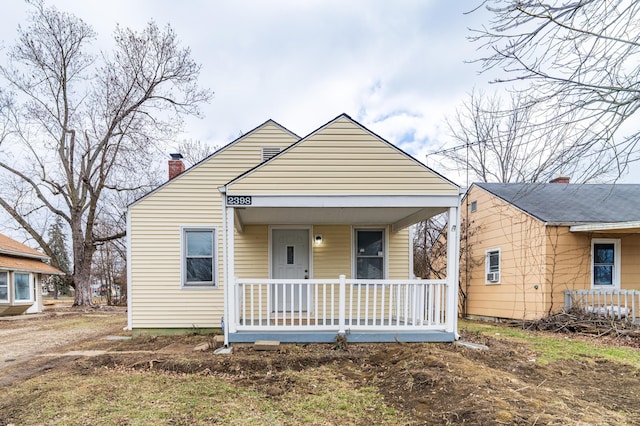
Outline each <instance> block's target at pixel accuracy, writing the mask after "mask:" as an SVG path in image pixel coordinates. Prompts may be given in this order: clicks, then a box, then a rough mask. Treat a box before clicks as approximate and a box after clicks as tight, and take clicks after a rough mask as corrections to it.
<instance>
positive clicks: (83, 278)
mask: <svg viewBox="0 0 640 426" xmlns="http://www.w3.org/2000/svg"><path fill="white" fill-rule="evenodd" d="M73 282H74V284H75V289H76V291H75V298H74V302H73V305H74V306H92V305H93V297H92V296H91V258H90V257H89V258H88V259H87V258H86V255H85V256H84V259H83V260H82V261H81V262H80V263H79V264H76V265H74V270H73Z"/></svg>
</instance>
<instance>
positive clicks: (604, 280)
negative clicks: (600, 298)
mask: <svg viewBox="0 0 640 426" xmlns="http://www.w3.org/2000/svg"><path fill="white" fill-rule="evenodd" d="M591 285H592V286H593V287H605V288H614V287H620V240H619V239H614V238H594V239H593V240H591Z"/></svg>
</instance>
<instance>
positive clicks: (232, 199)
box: [227, 195, 251, 206]
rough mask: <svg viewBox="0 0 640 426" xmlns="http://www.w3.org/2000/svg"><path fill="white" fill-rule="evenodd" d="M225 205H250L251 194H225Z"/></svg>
mask: <svg viewBox="0 0 640 426" xmlns="http://www.w3.org/2000/svg"><path fill="white" fill-rule="evenodd" d="M227 205H228V206H250V205H251V196H250V195H229V196H227Z"/></svg>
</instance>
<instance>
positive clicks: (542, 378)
mask: <svg viewBox="0 0 640 426" xmlns="http://www.w3.org/2000/svg"><path fill="white" fill-rule="evenodd" d="M96 314H98V315H96ZM114 316H116V317H120V321H122V320H123V313H117V314H114ZM40 321H42V322H43V323H42V324H39V326H37V327H36V324H37V323H38V322H40ZM84 321H89V322H91V324H92V325H90V326H89V325H87V328H88V331H87V333H88V335H90V336H93V339H90V338H87V337H86V336H87V333H78V332H77V329H76V327H81V328H82V324H83V322H84ZM94 321H95V324H94V323H93V322H94ZM111 321H114V319H110V318H109V317H105V316H102V315H100V312H96V311H94V310H92V311H88V312H85V313H83V314H77V315H76V316H73V315H61V316H55V315H54V316H50V317H48V318H44V319H42V320H38V319H33V320H27V319H25V320H21V321H18V322H11V323H10V324H4V326H6V327H13V328H12V329H4V330H1V329H0V331H5V332H6V333H5V334H4V337H3V339H4V340H3V344H4V346H15V345H16V344H17V343H18V340H17V339H19V338H24V340H25V341H28V342H33V341H36V342H40V343H39V345H40V346H42V345H43V344H44V343H45V342H47V341H48V340H50V337H51V335H52V333H55V332H56V330H58V332H59V333H60V334H59V335H57V337H56V340H58V341H68V342H69V343H68V344H64V345H61V346H56V347H53V348H52V349H55V351H53V352H55V353H53V354H52V353H49V354H48V355H47V356H36V355H37V354H38V353H42V348H40V347H39V348H31V349H32V350H33V352H32V354H36V355H33V356H32V357H31V358H28V357H26V356H23V357H22V358H21V360H20V361H16V362H15V363H13V362H12V363H8V364H7V365H6V366H5V368H4V369H0V383H4V386H0V425H4V424H15V425H23V424H25V425H31V424H37V425H67V424H80V425H156V424H172V425H210V424H233V425H269V426H277V425H293V424H311V425H337V424H339V425H370V424H371V425H422V424H465V425H487V424H492V425H493V424H496V425H500V424H509V425H533V424H536V425H542V424H545V425H582V424H640V391H639V390H638V383H640V367H639V366H640V361H639V359H638V356H639V353H640V351H638V350H637V349H631V348H628V347H623V346H619V345H617V344H616V341H615V340H613V339H611V338H609V339H606V340H598V339H594V338H582V337H571V338H567V337H566V336H565V335H554V334H551V333H548V332H529V331H526V330H522V329H519V328H512V327H506V326H503V325H499V324H488V323H477V322H466V321H464V322H461V326H462V330H461V334H462V335H463V337H464V339H465V340H469V341H472V342H475V343H483V344H485V345H486V346H488V348H489V349H488V350H472V349H468V348H464V347H459V346H456V345H452V344H446V343H431V344H428V343H425V344H421V343H416V344H404V343H390V344H353V343H351V344H349V345H348V346H347V347H346V348H343V349H342V350H335V346H334V345H321V344H317V345H316V344H308V345H303V344H301V345H282V346H281V347H280V349H279V350H278V351H273V352H265V351H256V350H255V349H254V348H252V347H251V346H238V347H236V348H235V350H234V352H233V354H230V355H220V356H216V355H213V354H212V353H211V352H210V351H205V352H199V351H194V350H193V348H194V347H195V346H197V345H199V344H201V343H203V342H206V341H207V339H208V337H207V336H196V335H190V336H164V337H162V336H161V337H153V336H142V337H137V338H134V339H132V340H118V341H112V340H105V339H102V338H101V337H104V336H105V335H110V334H113V333H119V332H120V330H121V329H122V323H117V322H116V323H113V325H109V324H111ZM105 323H106V325H105ZM100 324H103V325H105V326H104V327H103V328H100V326H99V325H100ZM65 330H66V331H65ZM96 330H100V331H99V334H96ZM35 333H41V334H35ZM74 336H75V337H74ZM8 339H13V340H8ZM6 342H10V343H6ZM1 348H2V345H0V349H1ZM26 349H28V348H26ZM77 349H84V350H87V351H89V350H92V349H101V350H102V351H104V353H102V354H99V355H97V356H76V355H73V356H69V355H62V354H64V353H66V352H67V351H70V350H77ZM50 352H51V350H50ZM23 353H26V351H24V352H23ZM0 359H1V358H0Z"/></svg>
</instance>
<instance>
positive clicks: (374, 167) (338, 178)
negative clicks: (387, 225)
mask: <svg viewBox="0 0 640 426" xmlns="http://www.w3.org/2000/svg"><path fill="white" fill-rule="evenodd" d="M294 177H295V179H294ZM274 192H277V193H279V194H289V195H292V194H396V195H397V194H412V195H415V194H425V193H426V194H445V195H450V194H455V195H457V193H458V188H457V187H456V186H455V185H453V184H451V183H450V182H447V181H446V180H445V179H443V178H442V177H440V176H438V175H437V174H435V173H433V172H431V171H430V170H428V169H426V168H425V167H424V166H422V165H420V164H418V163H417V162H416V161H413V160H412V159H410V158H407V156H406V155H405V154H404V153H402V152H400V151H398V150H397V149H395V148H394V147H392V146H390V145H389V144H387V143H385V142H383V141H381V140H380V139H379V138H377V137H375V136H374V135H372V134H370V133H368V132H367V131H365V130H363V129H362V128H360V127H359V126H357V125H356V124H354V123H353V122H351V121H350V120H348V119H346V118H341V119H338V120H336V121H335V122H333V123H332V124H331V126H327V127H325V128H323V129H321V130H319V131H318V132H316V133H314V134H312V135H311V136H309V137H308V138H306V139H304V140H303V141H302V142H300V143H298V144H296V145H295V146H293V147H292V148H291V149H289V150H288V151H287V152H286V153H284V154H282V155H281V156H280V157H278V158H276V159H274V160H273V161H271V162H270V163H269V164H266V165H264V166H262V167H260V168H258V169H256V170H254V171H252V172H250V173H248V174H247V175H246V176H244V177H242V178H240V179H239V180H237V181H235V182H233V183H232V184H231V185H230V186H229V193H233V194H239V193H246V194H256V195H257V194H269V193H274Z"/></svg>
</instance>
